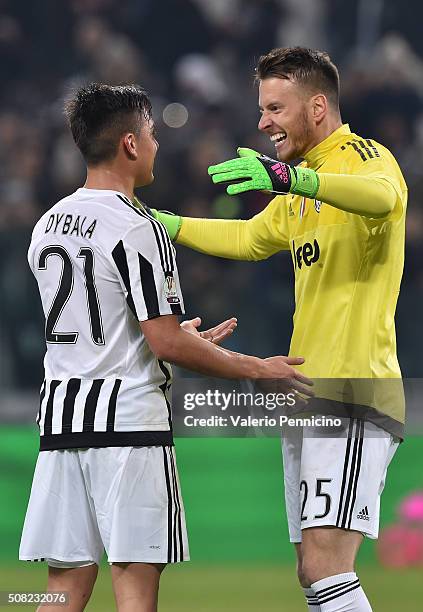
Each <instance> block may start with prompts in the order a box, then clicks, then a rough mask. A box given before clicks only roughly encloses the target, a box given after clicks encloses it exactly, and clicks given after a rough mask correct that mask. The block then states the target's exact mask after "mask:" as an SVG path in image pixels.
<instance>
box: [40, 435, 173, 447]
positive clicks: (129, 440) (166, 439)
mask: <svg viewBox="0 0 423 612" xmlns="http://www.w3.org/2000/svg"><path fill="white" fill-rule="evenodd" d="M172 444H173V436H172V432H171V431H169V430H166V431H157V430H156V431H78V432H74V433H62V434H47V435H43V436H40V451H47V450H63V449H67V448H105V447H106V446H116V447H122V446H172Z"/></svg>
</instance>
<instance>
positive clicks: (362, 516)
mask: <svg viewBox="0 0 423 612" xmlns="http://www.w3.org/2000/svg"><path fill="white" fill-rule="evenodd" d="M357 518H358V519H361V520H362V521H370V516H369V509H368V508H367V506H364V508H363V510H361V511H360V512H359V513H358V514H357Z"/></svg>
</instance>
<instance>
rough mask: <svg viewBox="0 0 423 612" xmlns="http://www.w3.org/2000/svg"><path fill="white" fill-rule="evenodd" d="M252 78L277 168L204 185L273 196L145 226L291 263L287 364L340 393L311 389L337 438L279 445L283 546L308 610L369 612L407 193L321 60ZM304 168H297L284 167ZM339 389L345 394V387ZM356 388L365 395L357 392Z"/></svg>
mask: <svg viewBox="0 0 423 612" xmlns="http://www.w3.org/2000/svg"><path fill="white" fill-rule="evenodd" d="M256 77H257V81H258V84H259V105H260V112H261V118H260V121H259V125H258V127H259V129H260V130H261V131H263V132H265V133H266V134H268V135H269V137H270V139H271V141H272V142H273V143H274V146H275V149H276V155H277V158H278V159H277V160H275V159H270V158H268V157H266V156H263V155H260V154H259V153H256V152H255V151H252V150H250V149H239V150H238V154H239V157H238V158H237V159H234V160H230V161H227V162H223V163H220V164H218V165H216V166H212V167H211V168H209V174H210V175H211V177H212V180H213V182H215V183H229V186H228V187H227V191H228V193H229V194H238V193H242V192H244V191H248V190H264V191H267V192H272V193H276V194H281V195H276V197H274V199H272V200H271V202H270V203H269V205H268V206H267V207H266V208H265V209H264V210H263V211H262V212H261V213H259V214H258V215H256V216H255V217H253V218H252V219H250V220H247V221H236V220H235V221H233V220H211V219H193V218H185V217H184V218H181V217H178V216H171V215H167V214H166V213H163V212H157V211H153V214H155V216H157V217H158V218H159V219H160V220H161V221H162V222H163V223H164V224H165V225H166V227H167V228H168V231H169V233H170V235H171V237H173V238H176V241H177V242H178V243H179V244H183V245H185V246H188V247H191V248H193V249H196V250H198V251H201V252H203V253H208V254H211V255H216V256H219V257H226V258H231V259H241V260H251V261H254V260H261V259H266V258H267V257H269V256H270V255H273V254H274V253H277V252H279V251H281V250H289V251H290V252H291V256H292V260H293V265H294V269H295V303H296V308H295V315H294V331H293V336H292V340H291V347H290V354H293V355H302V356H303V357H304V358H305V364H304V366H303V367H302V368H301V369H302V371H303V372H304V374H306V375H307V376H309V377H312V378H315V379H318V380H320V379H332V380H335V381H337V382H335V385H334V388H333V389H331V388H326V389H322V390H321V391H322V392H321V393H320V395H319V392H318V389H319V383H318V382H317V383H316V387H315V389H316V395H318V396H320V397H325V398H326V401H325V402H323V403H322V406H321V407H322V411H323V410H326V411H329V412H331V413H332V414H340V415H341V416H342V422H343V428H344V430H345V435H344V436H341V435H340V436H339V437H337V438H336V439H333V438H322V437H319V434H318V433H316V432H313V431H306V430H305V429H304V431H301V432H300V433H299V432H298V431H296V432H292V433H290V432H287V434H286V436H285V438H284V443H283V458H284V478H285V497H286V506H287V514H288V524H289V531H290V539H291V541H292V542H294V543H295V545H296V549H297V554H298V576H299V580H300V583H301V585H302V586H303V588H304V593H305V596H306V600H307V605H308V607H309V609H310V610H314V611H315V612H318V611H319V610H320V611H321V612H335V611H341V610H342V611H343V612H347V611H348V612H364V611H366V612H368V611H369V610H371V607H370V604H369V602H368V599H367V597H366V595H365V593H364V591H363V590H362V588H361V586H360V582H359V580H358V578H357V576H356V574H355V572H354V562H355V557H356V554H357V551H358V549H359V546H360V544H361V542H362V539H363V534H365V535H368V536H369V537H372V538H376V537H377V534H378V525H379V501H380V494H381V492H382V489H383V485H384V481H385V476H386V470H387V467H388V465H389V462H390V460H391V458H392V456H393V454H394V452H395V450H396V448H397V446H398V439H399V438H401V436H402V430H403V423H404V402H403V397H402V392H401V390H400V391H398V388H397V389H396V390H395V388H393V391H392V392H390V391H389V392H387V390H386V389H387V387H386V386H385V387H380V385H379V386H378V384H377V383H378V382H380V381H381V380H383V381H387V379H393V380H391V381H387V382H399V383H400V377H401V373H400V369H399V365H398V361H397V356H396V340H395V327H394V313H395V307H396V302H397V297H398V292H399V287H400V281H401V276H402V270H403V258H404V257H403V254H404V228H405V210H406V200H407V187H406V184H405V182H404V179H403V177H402V174H401V171H400V169H399V167H398V165H397V163H396V161H395V159H394V157H393V156H392V154H391V153H390V152H389V151H388V150H387V149H386V148H385V147H383V146H382V145H381V144H379V143H376V142H374V141H373V140H370V139H368V138H362V137H360V136H357V135H356V134H353V133H351V132H350V129H349V126H348V125H345V124H344V125H343V124H342V121H341V116H340V111H339V76H338V71H337V69H336V67H335V65H334V64H333V63H332V62H331V60H330V58H329V56H328V55H327V54H325V53H322V52H319V51H312V50H310V49H304V48H298V47H297V48H287V49H275V50H273V51H271V52H270V53H269V54H267V55H265V56H262V57H261V58H260V60H259V62H258V66H257V71H256ZM299 158H303V160H304V161H303V162H302V163H301V164H300V165H297V166H290V165H288V164H287V163H286V162H293V161H294V160H298V159H299ZM345 379H348V381H350V384H349V386H348V389H347V390H346V389H345V385H342V384H340V383H342V381H344V380H345ZM358 380H361V381H365V383H364V382H363V384H358V385H355V387H354V384H353V383H351V381H358ZM369 381H370V383H371V384H369ZM323 387H325V385H323ZM326 387H327V385H326ZM329 387H330V385H329ZM351 387H353V391H352V392H351ZM389 389H390V390H392V387H389ZM387 396H388V397H387ZM314 401H316V402H318V401H319V400H314ZM317 405H318V404H317ZM352 408H353V409H352ZM354 408H361V409H362V410H361V412H360V411H354Z"/></svg>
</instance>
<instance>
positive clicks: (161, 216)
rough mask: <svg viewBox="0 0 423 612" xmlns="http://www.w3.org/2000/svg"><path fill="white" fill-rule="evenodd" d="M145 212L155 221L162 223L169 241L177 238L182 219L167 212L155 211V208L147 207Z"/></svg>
mask: <svg viewBox="0 0 423 612" xmlns="http://www.w3.org/2000/svg"><path fill="white" fill-rule="evenodd" d="M146 210H147V211H148V212H149V213H150V215H152V216H153V217H154V218H155V219H157V221H160V222H161V223H163V225H164V226H165V228H166V229H167V233H168V234H169V238H170V239H171V240H175V239H176V238H177V237H178V234H179V230H180V229H181V225H182V217H180V216H179V215H175V213H172V212H169V211H168V210H156V209H155V208H148V207H146Z"/></svg>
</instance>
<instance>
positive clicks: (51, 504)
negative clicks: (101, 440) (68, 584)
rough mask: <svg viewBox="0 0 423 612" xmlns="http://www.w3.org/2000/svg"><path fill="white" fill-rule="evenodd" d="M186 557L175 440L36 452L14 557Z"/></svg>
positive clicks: (55, 560)
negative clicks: (168, 444)
mask: <svg viewBox="0 0 423 612" xmlns="http://www.w3.org/2000/svg"><path fill="white" fill-rule="evenodd" d="M104 550H106V553H107V557H108V561H109V563H128V562H145V563H175V562H177V561H187V560H188V559H189V551H188V540H187V533H186V526H185V513H184V506H183V503H182V496H181V492H180V485H179V478H178V472H177V468H176V460H175V450H174V448H173V447H160V446H150V447H108V448H88V449H84V450H53V451H43V452H41V453H40V454H39V456H38V460H37V465H36V467H35V474H34V479H33V483H32V489H31V496H30V499H29V503H28V509H27V513H26V517H25V523H24V527H23V533H22V539H21V545H20V550H19V558H20V559H21V560H27V561H47V562H49V564H50V565H52V566H56V567H64V566H69V567H75V566H83V565H88V564H90V563H97V564H99V563H100V560H101V558H102V556H103V553H104Z"/></svg>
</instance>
